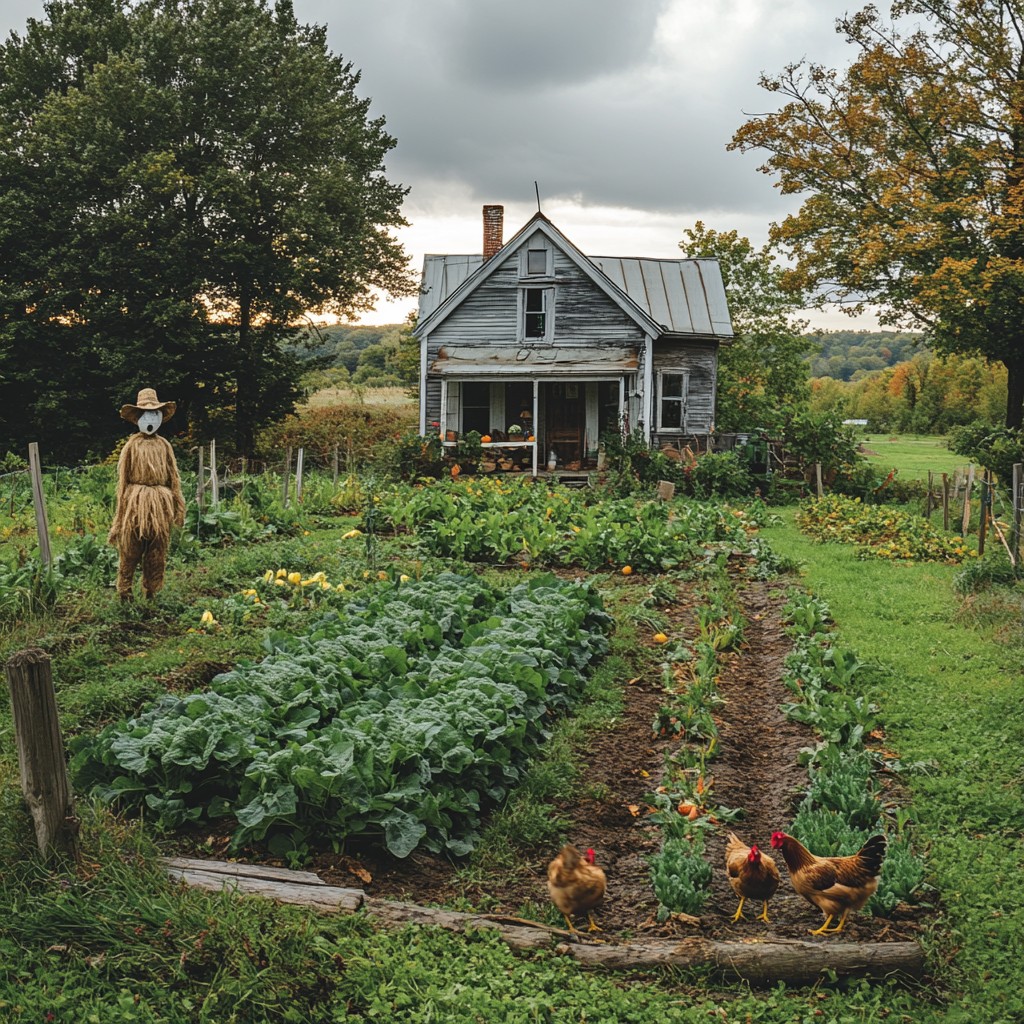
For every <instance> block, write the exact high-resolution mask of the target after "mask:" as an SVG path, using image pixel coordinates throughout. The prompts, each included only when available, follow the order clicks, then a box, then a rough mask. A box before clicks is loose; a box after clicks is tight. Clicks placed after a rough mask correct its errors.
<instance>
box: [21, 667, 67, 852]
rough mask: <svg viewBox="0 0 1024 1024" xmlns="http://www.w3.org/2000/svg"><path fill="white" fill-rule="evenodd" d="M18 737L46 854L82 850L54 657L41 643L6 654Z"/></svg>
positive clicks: (25, 789)
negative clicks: (55, 684) (55, 687)
mask: <svg viewBox="0 0 1024 1024" xmlns="http://www.w3.org/2000/svg"><path fill="white" fill-rule="evenodd" d="M6 671H7V687H8V689H9V690H10V693H11V710H12V712H13V717H14V742H15V746H16V747H17V748H18V766H19V768H20V769H21V791H22V793H24V794H25V802H26V803H27V804H28V809H29V811H30V812H31V814H32V821H33V823H34V825H35V830H36V843H37V844H38V845H39V852H40V853H42V854H43V855H44V856H45V855H46V854H47V853H49V851H50V850H51V849H53V850H56V851H57V852H59V853H66V854H70V855H71V856H77V855H78V820H77V819H76V818H75V808H74V804H73V802H72V799H71V785H70V783H69V782H68V770H67V765H66V763H65V761H64V741H63V740H62V739H61V734H60V722H59V720H58V718H57V698H56V696H55V694H54V691H53V674H52V672H51V669H50V656H49V655H48V654H47V653H46V652H45V651H41V650H39V649H38V648H30V649H29V650H27V651H19V652H18V653H17V654H14V655H12V656H11V657H10V658H8V659H7V665H6Z"/></svg>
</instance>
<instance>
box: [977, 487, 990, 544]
mask: <svg viewBox="0 0 1024 1024" xmlns="http://www.w3.org/2000/svg"><path fill="white" fill-rule="evenodd" d="M990 500H991V497H990V495H989V483H988V470H987V469H986V470H985V474H984V476H983V477H982V481H981V496H980V500H979V502H978V554H979V556H980V555H983V554H985V534H986V533H987V532H988V503H989V501H990Z"/></svg>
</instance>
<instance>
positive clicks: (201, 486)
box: [196, 445, 206, 513]
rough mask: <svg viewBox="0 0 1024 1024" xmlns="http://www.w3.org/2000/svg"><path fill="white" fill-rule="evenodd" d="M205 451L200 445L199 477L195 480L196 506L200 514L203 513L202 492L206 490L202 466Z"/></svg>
mask: <svg viewBox="0 0 1024 1024" xmlns="http://www.w3.org/2000/svg"><path fill="white" fill-rule="evenodd" d="M205 451H206V449H205V448H203V446H202V445H200V446H199V477H198V479H197V480H196V506H197V507H198V509H199V511H200V513H201V512H202V511H203V492H204V491H205V490H206V478H205V476H204V474H205V467H204V465H203V459H204V455H205Z"/></svg>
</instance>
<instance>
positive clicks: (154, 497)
mask: <svg viewBox="0 0 1024 1024" xmlns="http://www.w3.org/2000/svg"><path fill="white" fill-rule="evenodd" d="M174 409H175V404H174V402H161V401H160V400H159V399H158V398H157V397H156V391H154V390H153V388H143V389H142V390H141V391H140V392H139V397H138V399H137V400H136V403H135V405H123V406H121V419H123V420H127V421H128V422H129V423H134V424H135V425H136V426H137V427H138V428H139V432H138V433H137V434H134V435H133V436H132V437H130V438H128V440H127V442H126V443H125V446H124V448H122V449H121V457H120V459H118V462H117V511H116V512H115V513H114V522H113V525H112V526H111V527H110V534H109V536H108V537H107V539H108V541H109V542H110V543H111V544H113V545H115V546H116V547H117V550H118V554H119V555H120V556H121V564H120V567H119V569H118V572H117V592H118V594H119V595H120V597H121V600H122V601H131V600H132V589H133V586H134V581H135V569H136V567H137V566H138V564H139V562H140V561H141V562H142V592H143V593H144V594H145V595H146V597H153V595H154V594H156V593H157V591H159V590H160V588H161V587H162V586H163V585H164V565H165V564H166V562H167V547H168V544H169V543H170V539H171V524H172V523H176V524H177V525H178V526H182V525H184V522H185V499H184V498H183V497H182V494H181V480H180V478H179V477H178V464H177V462H175V460H174V449H173V448H171V446H170V443H169V442H168V441H166V440H164V438H162V437H160V436H159V435H158V434H157V430H158V429H159V428H160V424H161V423H163V421H164V420H169V419H170V418H171V417H172V416H173V415H174Z"/></svg>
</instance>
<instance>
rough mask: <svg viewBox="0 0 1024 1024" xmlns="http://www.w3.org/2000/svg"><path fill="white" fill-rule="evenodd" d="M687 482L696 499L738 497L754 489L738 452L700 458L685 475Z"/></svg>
mask: <svg viewBox="0 0 1024 1024" xmlns="http://www.w3.org/2000/svg"><path fill="white" fill-rule="evenodd" d="M686 480H687V486H688V488H689V490H690V491H691V493H692V494H693V495H694V497H697V498H710V497H712V496H716V495H717V496H718V497H722V498H739V497H742V496H744V495H747V494H750V493H751V491H752V490H753V487H754V483H753V479H752V478H751V476H750V472H749V471H748V469H747V467H746V465H745V463H744V462H743V461H742V460H741V459H740V457H739V455H737V454H736V452H708V453H707V454H706V455H701V456H700V457H699V458H698V459H697V462H696V465H694V467H693V468H692V469H691V470H690V471H689V473H687V474H686Z"/></svg>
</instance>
